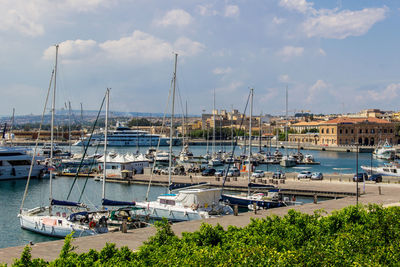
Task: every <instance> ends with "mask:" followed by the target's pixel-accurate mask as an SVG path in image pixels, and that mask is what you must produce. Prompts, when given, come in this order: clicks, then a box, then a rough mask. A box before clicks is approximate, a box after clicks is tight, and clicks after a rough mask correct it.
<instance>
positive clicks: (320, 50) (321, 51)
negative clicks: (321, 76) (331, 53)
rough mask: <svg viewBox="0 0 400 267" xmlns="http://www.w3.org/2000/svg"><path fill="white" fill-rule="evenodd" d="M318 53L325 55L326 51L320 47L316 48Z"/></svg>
mask: <svg viewBox="0 0 400 267" xmlns="http://www.w3.org/2000/svg"><path fill="white" fill-rule="evenodd" d="M318 54H319V55H321V56H326V52H325V50H324V49H322V48H320V49H318Z"/></svg>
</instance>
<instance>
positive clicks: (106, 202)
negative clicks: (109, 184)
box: [101, 198, 136, 206]
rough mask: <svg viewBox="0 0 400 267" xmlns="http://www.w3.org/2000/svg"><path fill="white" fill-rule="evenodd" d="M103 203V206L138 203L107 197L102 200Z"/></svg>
mask: <svg viewBox="0 0 400 267" xmlns="http://www.w3.org/2000/svg"><path fill="white" fill-rule="evenodd" d="M101 203H102V204H103V206H135V205H136V202H135V201H132V202H128V201H118V200H110V199H106V198H103V199H102V200H101Z"/></svg>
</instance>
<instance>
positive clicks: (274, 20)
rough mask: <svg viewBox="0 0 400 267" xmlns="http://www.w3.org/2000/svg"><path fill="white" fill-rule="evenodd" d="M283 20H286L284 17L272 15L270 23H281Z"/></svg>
mask: <svg viewBox="0 0 400 267" xmlns="http://www.w3.org/2000/svg"><path fill="white" fill-rule="evenodd" d="M285 21H286V19H284V18H278V17H273V19H272V23H273V24H276V25H279V24H282V23H284V22H285Z"/></svg>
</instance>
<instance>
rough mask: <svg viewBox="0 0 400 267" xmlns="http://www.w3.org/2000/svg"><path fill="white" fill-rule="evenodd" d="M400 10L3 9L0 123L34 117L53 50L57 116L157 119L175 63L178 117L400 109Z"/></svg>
mask: <svg viewBox="0 0 400 267" xmlns="http://www.w3.org/2000/svg"><path fill="white" fill-rule="evenodd" d="M399 15H400V2H398V1H305V0H252V1H250V0H237V1H233V0H232V1H228V0H218V1H217V0H214V1H212V0H209V1H195V0H193V1H184V0H181V1H173V0H172V1H162V0H158V1H153V0H85V1H83V0H58V1H51V0H30V1H26V0H3V1H2V8H1V11H0V16H1V18H2V19H1V20H0V53H1V54H0V62H1V64H0V79H1V82H0V88H1V92H2V97H1V100H2V101H1V105H0V114H2V115H7V114H11V112H12V108H13V107H15V108H16V114H18V115H23V114H29V113H34V114H40V112H41V110H42V109H43V103H44V98H45V94H46V91H47V87H48V83H49V79H50V74H51V70H52V68H53V65H54V56H55V48H54V46H53V45H54V44H56V43H59V44H60V58H59V62H60V64H59V76H58V77H59V78H58V82H57V83H58V93H57V106H58V107H59V108H60V107H62V106H64V102H66V101H71V104H72V107H73V108H74V109H78V108H79V106H80V103H81V102H82V103H83V107H84V108H85V109H97V108H98V106H99V104H100V101H101V99H102V97H103V95H104V92H105V88H106V87H111V88H112V90H111V103H110V105H111V109H112V110H117V111H130V112H136V111H138V112H163V111H164V110H165V107H166V104H167V98H168V91H169V88H170V81H171V78H172V72H173V63H174V62H173V60H174V56H173V52H177V53H178V54H179V57H178V72H177V78H178V89H179V96H180V100H179V99H178V100H177V102H178V107H177V112H182V109H183V108H182V106H181V105H180V103H181V102H182V103H185V101H187V103H188V111H189V113H191V114H200V113H201V111H202V110H203V109H205V110H207V111H210V110H211V109H212V92H213V90H214V89H215V90H216V104H217V108H218V109H231V107H232V106H233V107H234V108H237V109H239V110H243V108H244V105H245V100H246V98H247V94H248V91H249V88H250V87H253V88H254V89H255V90H254V92H255V98H254V99H255V101H254V113H256V114H259V113H261V112H263V113H270V114H283V113H284V109H285V87H286V86H288V88H289V110H290V112H291V113H293V112H298V111H300V110H310V111H311V112H314V113H341V112H356V111H358V110H361V109H365V108H380V109H383V110H398V102H399V101H398V100H399V95H400V77H399V70H400V55H399V52H398V50H399V49H398V46H399V44H400V40H399V39H400V31H399V26H400V18H399V17H400V16H399Z"/></svg>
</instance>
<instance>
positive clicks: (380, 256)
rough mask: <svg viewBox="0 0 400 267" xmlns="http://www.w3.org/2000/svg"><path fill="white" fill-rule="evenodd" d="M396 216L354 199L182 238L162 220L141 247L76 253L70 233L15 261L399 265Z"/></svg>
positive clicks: (394, 210) (393, 210)
mask: <svg viewBox="0 0 400 267" xmlns="http://www.w3.org/2000/svg"><path fill="white" fill-rule="evenodd" d="M399 221H400V208H398V207H390V208H382V207H381V206H378V205H369V206H350V207H347V208H345V209H342V210H339V211H335V212H333V213H332V214H330V215H329V216H326V214H325V213H324V212H323V211H317V212H315V213H314V214H312V215H309V214H304V213H300V212H297V211H294V210H290V211H289V212H288V214H287V215H285V216H284V217H278V216H269V217H266V218H264V219H252V220H251V223H250V224H249V225H247V226H246V227H243V228H238V227H235V226H229V227H228V229H226V230H224V229H223V228H222V227H221V226H220V225H217V226H211V225H209V224H202V226H201V228H200V229H199V230H198V231H195V232H193V233H183V234H182V237H181V238H178V237H177V236H175V234H174V233H173V231H172V230H171V226H170V224H169V223H168V222H167V221H166V220H164V221H161V222H159V223H157V225H156V227H157V233H156V235H155V236H153V237H151V238H150V239H149V240H148V241H147V242H146V243H144V244H143V245H142V246H141V247H140V248H139V249H138V251H136V252H133V251H131V250H129V249H128V248H126V247H123V248H121V249H117V248H116V247H115V245H114V244H107V245H106V246H105V247H104V248H103V249H102V250H101V251H100V252H96V251H94V250H90V251H89V252H87V253H83V254H80V255H77V254H76V253H74V252H73V249H74V248H73V247H72V246H71V237H67V238H66V240H65V245H64V247H63V249H62V251H61V253H60V256H59V258H58V259H56V260H54V261H52V262H45V261H43V260H39V259H34V260H32V259H31V254H30V248H29V247H26V248H25V250H24V252H23V253H22V255H21V258H20V259H19V260H16V261H15V263H14V266H156V265H157V266H160V265H161V266H181V265H183V266H189V265H190V266H192V265H194V266H232V265H236V266H242V265H246V266H247V265H250V266H300V265H301V266H386V265H389V266H398V265H399V264H400V224H399Z"/></svg>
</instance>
